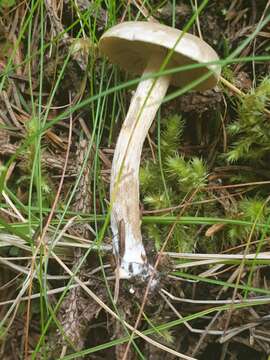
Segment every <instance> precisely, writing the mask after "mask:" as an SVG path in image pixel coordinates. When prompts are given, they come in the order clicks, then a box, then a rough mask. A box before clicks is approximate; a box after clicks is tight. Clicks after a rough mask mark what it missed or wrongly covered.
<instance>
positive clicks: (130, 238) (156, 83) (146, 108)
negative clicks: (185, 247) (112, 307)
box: [110, 56, 170, 278]
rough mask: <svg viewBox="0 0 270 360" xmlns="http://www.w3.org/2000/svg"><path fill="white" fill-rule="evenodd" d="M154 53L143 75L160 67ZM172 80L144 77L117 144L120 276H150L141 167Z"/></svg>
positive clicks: (114, 222) (114, 219) (115, 217)
mask: <svg viewBox="0 0 270 360" xmlns="http://www.w3.org/2000/svg"><path fill="white" fill-rule="evenodd" d="M161 65H162V60H161V59H157V58H156V57H155V56H153V57H152V59H151V60H150V61H149V63H148V65H147V67H146V69H145V71H144V73H143V75H144V76H145V75H149V73H156V72H158V71H159V70H160V67H161ZM169 82H170V77H169V76H160V77H158V78H154V79H153V78H152V79H147V80H142V81H141V82H140V83H139V85H138V87H137V90H136V92H135V94H134V95H133V97H132V100H131V104H130V107H129V110H128V113H127V116H126V119H125V121H124V123H123V126H122V129H121V132H120V135H119V137H118V141H117V144H116V148H115V152H114V158H113V165H112V174H111V189H110V191H111V204H112V212H111V228H112V232H113V247H114V254H115V256H116V257H117V259H118V263H119V272H118V274H119V277H120V278H131V277H133V276H142V277H145V276H149V274H150V273H151V269H152V267H151V266H150V265H149V263H148V261H147V257H146V253H145V249H144V246H143V242H142V235H141V212H140V207H139V203H140V199H139V167H140V159H141V153H142V147H143V143H144V140H145V138H146V136H147V133H148V131H149V128H150V126H151V124H152V122H153V120H154V118H155V115H156V112H157V110H158V108H159V107H160V104H161V102H162V99H163V98H164V96H165V94H166V92H167V89H168V86H169Z"/></svg>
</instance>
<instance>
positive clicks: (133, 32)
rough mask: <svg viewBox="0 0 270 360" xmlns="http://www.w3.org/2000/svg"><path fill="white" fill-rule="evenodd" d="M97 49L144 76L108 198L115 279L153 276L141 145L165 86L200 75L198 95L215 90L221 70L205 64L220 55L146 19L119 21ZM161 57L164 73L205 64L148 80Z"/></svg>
mask: <svg viewBox="0 0 270 360" xmlns="http://www.w3.org/2000/svg"><path fill="white" fill-rule="evenodd" d="M99 49H100V51H101V53H102V54H104V55H106V56H107V57H108V58H109V59H110V61H111V62H112V63H114V64H118V65H119V66H120V67H121V68H123V69H125V70H127V71H129V72H131V73H135V74H140V75H141V74H142V75H143V77H142V80H141V81H140V82H139V84H138V87H137V89H136V92H135V94H134V95H133V97H132V100H131V104H130V107H129V110H128V113H127V115H126V118H125V121H124V123H123V126H122V128H121V131H120V135H119V137H118V140H117V144H116V147H115V152H114V157H113V164H112V171H111V183H110V198H111V229H112V233H113V249H114V255H115V256H116V258H117V259H118V276H119V278H120V279H124V278H126V279H127V278H131V277H133V276H139V277H141V278H144V277H147V276H150V275H151V274H152V272H153V267H152V266H151V265H150V264H149V262H148V260H147V257H146V253H145V248H144V245H143V242H142V234H141V213H140V207H139V167H140V158H141V153H142V147H143V143H144V140H145V138H146V136H147V133H148V130H149V128H150V126H151V124H152V122H153V120H154V118H155V115H156V112H157V110H158V108H159V107H160V105H161V103H162V100H163V98H164V96H165V94H166V92H167V89H168V87H169V85H170V84H171V85H174V86H177V87H183V86H185V85H187V84H189V83H191V82H192V81H194V80H197V79H199V78H200V77H203V78H202V79H203V80H202V81H201V82H199V81H197V82H196V86H195V88H194V89H196V90H201V91H202V90H206V89H209V88H212V87H214V86H215V85H216V84H217V81H218V78H219V74H220V67H219V66H218V65H213V64H207V63H208V62H214V61H216V60H218V56H217V54H216V52H215V51H214V50H213V49H212V48H211V47H210V46H209V45H208V44H207V43H205V42H204V41H203V40H201V39H199V38H197V37H196V36H193V35H191V34H187V33H183V32H182V31H180V30H177V29H175V28H171V27H169V26H165V25H161V24H158V23H151V22H144V21H130V22H123V23H121V24H118V25H116V26H114V27H112V28H110V29H109V30H107V31H106V32H105V33H104V34H103V35H102V37H101V39H100V41H99ZM170 51H171V53H169V52H170ZM168 53H169V56H168ZM166 57H167V58H166ZM165 59H166V60H167V59H168V62H167V64H166V69H169V68H175V67H179V66H183V65H188V64H196V63H202V64H203V63H206V64H205V66H202V67H194V68H193V69H192V70H186V71H180V72H175V73H173V74H171V75H168V74H167V75H161V76H155V77H151V76H150V74H153V73H157V72H159V71H160V69H163V67H162V66H163V62H164V60H165ZM206 74H208V76H207V75H206ZM204 75H206V76H204Z"/></svg>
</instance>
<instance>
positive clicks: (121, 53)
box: [99, 21, 220, 91]
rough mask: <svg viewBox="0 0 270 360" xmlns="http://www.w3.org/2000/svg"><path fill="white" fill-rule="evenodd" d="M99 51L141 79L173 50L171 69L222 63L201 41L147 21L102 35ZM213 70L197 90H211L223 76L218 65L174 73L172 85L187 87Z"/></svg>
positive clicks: (114, 29) (130, 22) (115, 28)
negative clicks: (154, 59) (151, 65)
mask: <svg viewBox="0 0 270 360" xmlns="http://www.w3.org/2000/svg"><path fill="white" fill-rule="evenodd" d="M179 39H180V41H179ZM99 49H100V51H101V53H102V54H104V55H107V56H108V58H109V59H110V61H111V62H112V63H114V64H118V65H119V66H120V67H122V68H123V69H125V70H127V71H129V72H131V73H134V74H139V75H141V74H142V73H143V72H144V70H145V67H146V65H147V64H148V62H149V60H150V59H151V58H152V57H155V56H159V57H160V56H162V57H163V58H164V59H165V57H166V55H167V54H168V52H169V51H170V50H172V49H173V53H172V56H171V58H170V61H169V63H168V65H167V66H166V68H167V69H168V68H173V67H180V66H183V65H189V64H196V63H207V62H210V61H216V60H218V55H217V54H216V52H215V51H214V50H213V49H212V48H211V47H210V46H209V45H208V44H207V43H206V42H205V41H203V40H201V39H200V38H198V37H196V36H194V35H191V34H188V33H183V32H182V31H181V30H178V29H175V28H171V27H169V26H166V25H162V24H158V23H153V22H146V21H127V22H123V23H120V24H118V25H116V26H113V27H112V28H110V29H109V30H107V31H106V32H105V33H104V34H103V35H102V37H101V39H100V41H99ZM209 70H211V71H212V73H211V75H210V76H209V77H208V78H207V79H206V80H204V81H203V82H201V83H200V84H198V85H196V86H195V87H194V88H193V90H200V91H202V90H206V89H210V88H212V87H214V86H215V85H216V84H217V82H218V78H219V75H220V66H219V65H216V64H215V65H213V64H212V65H205V66H203V67H198V68H193V69H190V70H185V71H179V72H177V73H174V74H172V75H171V76H172V78H171V84H173V85H175V86H177V87H183V86H185V85H187V84H189V83H191V82H192V81H194V80H196V79H198V78H199V77H201V76H202V75H204V74H206V73H207V72H208V71H209Z"/></svg>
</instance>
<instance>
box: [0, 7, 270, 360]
mask: <svg viewBox="0 0 270 360" xmlns="http://www.w3.org/2000/svg"><path fill="white" fill-rule="evenodd" d="M190 3H192V2H190V1H176V2H175V6H172V5H171V3H170V2H168V1H167V2H166V1H165V2H164V1H163V2H162V1H151V2H148V3H147V4H145V5H142V2H140V1H130V2H116V3H114V2H108V4H107V2H105V1H102V2H99V1H87V0H86V1H75V2H69V1H64V2H57V1H52V0H46V1H45V2H44V4H43V5H42V4H41V3H38V2H35V1H33V2H29V3H28V2H21V3H19V2H17V3H15V2H13V1H5V2H4V3H1V5H0V12H1V18H0V41H1V42H0V76H1V83H0V126H1V130H0V165H1V169H0V170H1V178H0V187H1V193H2V198H1V203H0V220H1V221H0V226H1V229H0V241H1V248H0V252H1V253H0V255H1V259H0V266H1V272H0V286H1V288H0V301H1V308H0V310H1V316H0V319H1V321H2V322H1V334H2V337H1V348H0V358H1V359H6V360H9V359H27V358H29V359H30V358H31V356H32V358H34V359H46V358H47V359H58V358H60V357H61V356H62V358H66V359H69V358H84V359H99V358H100V359H104V358H106V359H113V358H115V359H123V358H124V354H125V350H126V344H127V340H126V339H124V340H123V344H121V342H120V341H119V343H117V341H116V343H111V344H110V342H111V341H113V340H115V339H122V338H125V336H126V334H127V333H126V330H125V329H124V327H123V324H122V323H121V322H120V321H116V320H115V318H113V317H112V316H111V315H110V314H109V313H108V311H107V310H106V309H104V306H103V304H106V305H108V306H109V307H110V308H111V309H113V310H114V311H115V312H116V309H114V308H113V306H112V298H111V297H110V296H113V293H114V285H115V279H114V277H113V275H114V272H113V270H114V266H115V265H114V262H113V256H112V255H110V253H111V250H110V244H111V240H112V239H111V234H110V230H109V228H107V229H106V232H105V233H104V236H103V227H102V226H103V223H104V216H105V215H106V214H107V212H108V203H109V181H110V169H111V162H112V157H113V150H114V146H115V142H116V139H117V135H118V133H119V129H120V127H121V123H122V120H123V119H124V116H125V113H126V111H127V108H128V104H129V101H130V98H131V95H132V90H133V88H130V87H127V88H123V89H121V90H118V91H114V92H109V91H108V93H107V94H105V95H106V96H102V94H101V93H102V92H105V93H106V91H107V90H108V89H111V88H112V87H114V86H118V85H120V84H124V83H125V81H126V80H129V79H130V78H127V77H126V74H124V73H122V72H121V71H119V69H116V68H115V67H113V66H112V65H110V64H108V63H107V62H106V61H104V59H102V58H101V57H100V55H99V53H98V49H97V42H98V39H99V37H100V36H101V34H102V33H103V32H104V31H105V29H107V28H108V27H109V26H110V25H113V24H115V23H119V22H121V21H123V20H130V19H135V18H136V17H137V16H139V19H140V20H146V19H150V20H151V19H152V20H153V19H156V20H157V21H160V22H162V23H165V24H167V25H171V24H172V23H173V22H175V25H176V27H178V28H183V27H184V26H185V25H186V23H187V19H189V18H190V16H191V15H192V13H193V11H194V9H195V5H196V2H195V1H194V2H193V3H194V9H192V7H191V5H190ZM269 7H270V4H269V2H267V1H242V0H240V1H217V0H213V1H209V4H208V5H207V6H206V8H205V9H204V11H203V12H202V14H200V16H199V17H198V19H197V21H195V22H194V24H193V25H192V26H191V28H190V29H189V31H190V32H191V33H194V34H197V35H199V34H200V33H201V35H202V37H203V39H204V40H205V41H207V42H208V43H209V44H210V45H211V46H212V47H213V48H214V49H215V50H216V51H217V52H218V54H219V56H220V58H221V59H225V58H227V57H228V56H229V55H230V54H231V53H233V51H234V50H235V49H237V48H238V47H239V46H240V45H241V44H242V42H243V41H245V40H246V39H247V38H248V37H249V36H251V35H252V34H254V32H255V31H256V29H259V27H260V26H261V24H262V23H263V22H264V21H265V19H267V16H269ZM151 17H152V18H151ZM269 39H270V27H269V22H268V23H266V24H264V26H262V27H261V28H260V29H259V31H258V33H257V35H256V37H254V38H253V40H252V41H250V42H249V43H247V44H246V45H245V46H244V47H243V48H242V49H241V51H240V53H239V54H238V55H237V56H238V57H239V58H243V57H245V58H246V61H245V62H244V61H236V62H235V63H232V64H229V65H226V66H224V68H223V72H222V76H223V78H225V80H227V82H228V83H226V82H224V81H223V82H220V84H219V86H218V87H216V88H215V89H213V90H210V91H207V92H205V93H190V94H185V95H183V96H182V97H181V98H179V97H175V98H174V99H172V100H171V101H169V102H167V103H165V104H163V106H162V109H161V116H160V118H159V120H158V119H157V122H156V123H155V124H154V125H153V126H152V128H151V130H150V136H149V139H148V141H147V142H146V143H145V147H144V151H143V160H142V174H141V194H142V196H141V209H142V215H143V216H144V221H143V233H144V236H145V239H144V241H145V245H146V248H147V252H148V254H149V257H150V258H151V260H152V262H154V261H155V260H156V254H157V251H159V250H160V248H161V244H162V243H163V242H164V239H165V238H166V237H167V236H168V234H169V238H170V240H169V241H168V245H167V247H166V249H165V251H166V252H167V253H166V254H163V256H162V257H161V262H160V264H159V267H158V269H159V271H160V274H161V275H160V276H161V278H160V285H159V286H158V287H157V289H156V290H155V291H154V292H153V293H150V294H148V297H147V299H148V300H147V303H146V306H145V309H144V315H143V316H142V320H141V321H140V323H139V327H138V329H139V330H140V331H143V330H147V329H148V330H149V329H154V330H153V331H152V333H151V331H150V332H149V334H148V336H149V337H150V338H151V339H153V340H154V341H156V342H157V343H158V344H162V345H164V346H166V347H168V348H170V349H173V350H174V351H175V352H178V353H182V354H185V355H186V356H190V357H191V358H195V359H201V360H204V359H209V360H211V359H221V360H234V359H238V360H242V359H252V360H253V359H260V360H261V359H262V360H263V359H268V358H269V354H270V343H269V326H270V325H269V319H270V318H269V294H270V292H269V285H270V284H269V281H270V277H269V225H268V224H269V221H268V219H269V215H270V207H269V205H268V202H269V199H268V196H269V176H270V169H269V150H270V146H269V144H270V129H269V99H270V81H269V78H267V76H268V75H269V70H270V65H269V64H270V63H269V58H268V60H267V59H263V58H261V59H256V60H253V61H252V58H251V57H254V56H267V55H268V56H269V48H270V42H269ZM262 84H263V85H262ZM253 89H257V90H256V91H254V90H253ZM174 91H175V89H174V88H171V89H169V94H170V95H172V94H173V93H174ZM246 93H247V94H249V95H247V96H245V94H246ZM92 97H94V98H92ZM168 118H169V119H171V118H173V119H174V121H173V122H172V124H174V126H175V127H174V128H173V127H172V128H170V127H169V125H167V123H166V120H167V119H168ZM162 172H163V178H162V176H161V175H160V174H162ZM61 181H62V184H61ZM164 183H165V186H164ZM166 186H167V188H166ZM52 209H53V210H52ZM97 215H101V216H103V218H102V219H101V220H103V221H100V219H99V218H98V217H97ZM74 216H76V217H74ZM147 217H148V218H147ZM149 217H151V219H152V221H151V219H150V218H149ZM154 217H155V218H154ZM149 219H150V220H149ZM177 219H181V221H182V223H181V224H179V223H177V224H176V220H177ZM203 219H204V221H203ZM224 219H229V220H233V221H234V222H233V221H231V222H230V221H229V222H227V223H225V220H224ZM191 220H193V221H191ZM222 220H224V221H222ZM258 224H259V226H258ZM170 230H172V231H171V234H170ZM59 234H60V235H59ZM97 234H99V239H100V240H102V246H101V248H100V250H101V251H96V250H95V251H94V250H93V251H91V252H90V251H89V246H90V245H91V244H92V243H91V242H92V241H95V240H96V238H97ZM53 241H55V242H54V245H56V246H55V247H54V250H53V253H51V252H50V251H49V250H50V249H49V248H48V247H49V246H53V245H52V242H53ZM99 244H100V242H99ZM108 249H109V251H108ZM175 253H177V254H182V256H181V258H179V257H177V255H175ZM186 253H188V254H193V255H194V257H193V258H190V257H189V256H188V254H186ZM199 254H201V255H199ZM209 254H210V255H211V254H216V255H215V256H216V257H215V256H214V258H212V257H208V255H209ZM247 254H253V255H252V256H253V257H252V258H251V260H249V261H243V259H244V260H245V257H246V256H247ZM254 254H255V255H254ZM223 255H225V256H226V255H235V256H236V255H238V258H236V257H231V258H229V257H228V258H226V257H224V258H222V257H220V258H218V256H223ZM259 256H261V258H260V260H258V258H259ZM60 260H61V261H62V262H63V263H64V265H63V263H61V262H60ZM218 260H219V261H218ZM101 261H102V263H101ZM185 262H186V263H187V264H185V265H184V263H185ZM65 265H66V266H67V267H68V269H70V270H71V271H72V272H76V275H77V278H76V279H75V280H76V281H75V282H74V281H71V284H73V285H74V284H75V285H76V286H75V287H70V285H71V284H68V280H69V279H70V275H71V274H70V273H68V272H67V269H65V267H64V266H65ZM35 270H36V273H35ZM45 274H47V275H48V276H47V277H46V276H45ZM44 278H45V280H44ZM105 278H106V281H105ZM81 282H83V283H85V285H84V286H85V287H83V286H82V284H81ZM78 284H79V285H80V286H77V285H78ZM145 287H146V284H138V283H136V282H135V283H134V284H133V283H132V284H131V283H125V282H123V283H122V284H121V287H120V294H119V299H118V303H117V311H118V312H119V313H118V315H120V316H121V317H122V318H123V319H124V320H126V321H127V323H129V324H131V325H132V326H134V324H135V322H136V319H137V316H138V313H139V309H140V306H141V304H142V300H143V297H144V294H145ZM55 289H56V291H54V290H55ZM87 289H89V290H90V291H91V292H93V293H94V294H96V296H98V298H99V299H100V303H98V302H97V301H96V299H94V297H93V296H92V295H91V294H92V293H90V292H89V291H88V292H87ZM109 290H110V291H111V295H109ZM20 291H21V293H20ZM40 292H41V293H42V294H43V297H41V300H40V298H39V297H38V298H36V299H31V300H29V299H28V300H27V298H25V297H27V296H28V295H32V294H39V293H40ZM133 292H134V293H133ZM45 294H47V295H48V296H45ZM20 295H21V296H20ZM14 299H15V300H14ZM231 299H233V300H234V305H232V304H231ZM9 300H10V302H9ZM245 300H247V301H246V302H245ZM241 304H242V305H241ZM102 306H103V307H102ZM183 317H187V319H186V320H187V321H183V320H182V318H183ZM173 321H174V323H173ZM158 344H156V343H155V346H154V345H153V344H150V342H149V339H147V340H145V339H142V338H137V339H136V340H135V345H136V346H137V349H136V346H134V344H133V345H132V346H131V350H130V351H129V352H128V354H127V359H132V358H138V359H140V358H143V356H144V358H146V359H155V360H156V359H161V358H162V359H163V360H165V359H175V358H177V356H176V355H173V354H170V353H168V352H167V351H166V349H165V350H164V349H163V350H162V349H161V346H157V345H158ZM98 345H101V347H100V348H95V347H97V346H98ZM89 349H92V350H89ZM81 350H86V353H85V355H84V354H80V353H79V351H81ZM94 350H95V351H94ZM76 352H78V354H76ZM140 352H141V355H140ZM68 354H74V357H68ZM142 354H143V356H142ZM83 355H84V356H83ZM65 356H66V357H65Z"/></svg>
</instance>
